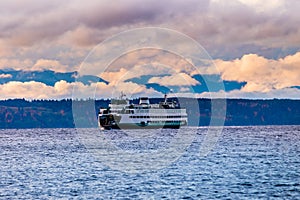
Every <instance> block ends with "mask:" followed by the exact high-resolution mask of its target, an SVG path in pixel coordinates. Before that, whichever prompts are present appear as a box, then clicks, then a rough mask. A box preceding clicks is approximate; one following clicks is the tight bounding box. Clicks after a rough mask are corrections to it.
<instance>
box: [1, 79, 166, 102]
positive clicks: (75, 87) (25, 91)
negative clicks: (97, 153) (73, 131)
mask: <svg viewBox="0 0 300 200" xmlns="http://www.w3.org/2000/svg"><path fill="white" fill-rule="evenodd" d="M121 92H124V93H125V94H127V96H129V97H130V96H140V95H149V96H161V94H160V93H158V92H156V91H154V90H153V89H146V87H145V86H143V85H138V84H136V83H132V82H126V83H124V82H120V83H118V84H116V85H110V84H109V85H106V84H105V83H102V82H98V83H92V84H91V85H84V84H83V83H80V82H73V83H68V82H66V81H64V80H62V81H59V82H56V83H55V84H54V86H48V85H46V84H44V83H41V82H36V81H30V82H18V81H10V82H8V83H5V84H1V85H0V93H1V97H0V98H1V99H13V98H26V99H67V98H74V99H76V98H78V99H89V98H112V97H118V96H119V95H120V93H121Z"/></svg>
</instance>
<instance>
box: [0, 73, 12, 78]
mask: <svg viewBox="0 0 300 200" xmlns="http://www.w3.org/2000/svg"><path fill="white" fill-rule="evenodd" d="M11 77H12V75H11V74H0V78H11Z"/></svg>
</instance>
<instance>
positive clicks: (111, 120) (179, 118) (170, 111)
mask: <svg viewBox="0 0 300 200" xmlns="http://www.w3.org/2000/svg"><path fill="white" fill-rule="evenodd" d="M98 123H99V126H100V127H101V128H102V129H134V128H180V127H181V126H184V125H187V113H186V109H185V108H180V106H179V104H178V103H177V102H176V101H168V100H167V95H165V99H164V101H162V102H160V103H159V104H150V101H149V98H148V97H141V98H140V99H139V103H138V104H129V101H128V100H125V99H122V97H121V98H120V99H113V100H111V103H110V104H109V107H108V108H106V109H100V111H99V115H98Z"/></svg>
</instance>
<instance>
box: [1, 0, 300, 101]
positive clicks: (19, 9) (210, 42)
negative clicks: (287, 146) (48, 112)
mask: <svg viewBox="0 0 300 200" xmlns="http://www.w3.org/2000/svg"><path fill="white" fill-rule="evenodd" d="M299 10H300V1H298V0H266V1H259V0H231V1H227V0H186V1H182V0H172V1H171V0H169V1H158V0H151V1H150V0H143V1H140V0H123V1H121V0H115V1H108V0H97V1H96V0H87V1H80V0H72V1H71V0H65V1H59V0H52V1H40V0H26V1H23V0H2V1H1V6H0V80H1V79H2V81H1V84H0V94H1V95H0V99H11V98H26V99H62V98H72V96H74V88H75V91H76V95H78V96H76V97H82V98H84V97H97V98H109V97H113V96H118V94H119V93H120V92H121V91H123V92H125V93H127V94H128V95H129V96H134V97H135V96H138V95H149V96H162V93H163V91H162V90H161V89H159V88H162V87H164V88H168V89H169V91H173V93H174V94H173V95H175V96H192V97H207V98H214V97H226V98H250V99H253V98H254V99H257V98H258V99H266V98H268V99H269V98H291V99H299V98H300V26H299V24H300V14H299ZM148 27H157V29H158V30H160V29H161V30H162V32H160V33H161V34H160V33H159V34H157V35H159V36H155V37H156V38H155V40H156V39H157V38H159V40H160V41H161V43H162V44H157V46H155V45H154V46H155V48H153V47H152V46H151V47H152V48H140V49H137V48H136V49H134V47H136V46H135V45H136V44H135V39H139V38H142V36H143V35H139V34H141V33H136V32H134V31H133V32H130V31H131V30H136V29H138V30H141V29H143V28H146V29H145V30H148V29H147V28H148ZM128 31H129V33H131V35H130V36H127V37H123V36H124V34H123V33H124V32H128ZM164 31H167V32H172V33H174V34H175V35H176V34H179V36H178V37H177V36H176V37H177V40H176V37H172V35H168V34H165V32H164ZM143 33H145V34H146V35H147V34H148V33H149V32H146V31H145V32H143ZM164 34H165V35H164ZM125 35H126V34H125ZM149 37H150V38H151V37H152V36H151V35H149ZM153 37H154V36H153ZM152 39H153V38H152ZM181 39H182V40H185V39H186V40H188V41H189V42H190V43H188V45H185V44H187V43H185V42H184V43H181V42H182V40H181ZM107 41H109V42H111V43H109V44H110V45H108V43H105V42H107ZM118 42H119V43H118ZM120 42H121V43H120ZM139 42H140V43H139V44H138V45H141V44H142V42H141V41H139ZM147 42H148V41H146V43H147ZM152 42H153V41H152ZM136 43H138V42H136ZM144 43H145V41H144ZM195 43H197V44H198V45H199V46H201V47H203V48H202V49H201V51H202V52H197V51H198V50H199V49H196V47H194V46H193V45H194V44H195ZM103 44H107V45H106V46H103ZM125 44H128V45H129V46H130V48H125ZM147 44H149V43H147ZM151 44H152V43H151ZM166 44H168V45H169V46H168V47H170V49H164V48H161V46H163V45H166ZM138 45H137V46H138ZM131 47H132V48H131ZM139 47H140V46H139ZM147 47H148V46H147ZM156 47H157V48H156ZM164 47H165V46H164ZM97 48H98V49H97ZM113 48H115V49H113ZM121 49H122V50H124V52H121ZM128 49H130V51H127V50H128ZM118 50H119V51H118ZM95 52H97V53H96V54H95ZM101 52H102V54H101ZM103 52H118V55H119V56H117V57H112V56H111V55H104V54H103ZM193 53H194V54H193ZM95 55H96V56H97V59H96V58H95ZM193 56H194V57H193ZM104 58H107V59H106V60H105V59H104ZM108 58H110V59H108ZM104 62H105V63H106V62H107V63H109V64H107V66H106V68H101V69H99V66H100V65H102V63H104ZM49 70H51V71H53V72H54V73H55V74H58V73H61V74H67V73H71V72H74V71H77V72H79V73H78V74H76V73H74V74H73V76H74V78H75V81H70V80H67V79H64V78H61V79H57V81H56V82H55V83H54V84H48V83H47V82H46V81H45V80H43V79H37V78H36V76H37V73H41V72H45V71H49ZM24 73H25V74H26V76H27V78H26V79H21V78H20V77H21V76H22V77H23V76H24ZM81 75H85V76H88V75H91V76H96V77H99V78H101V80H102V79H103V80H105V81H106V82H103V81H99V82H93V81H90V82H89V83H84V82H81V81H79V79H78V77H80V76H81ZM199 76H201V77H204V82H203V80H202V79H201V78H199ZM18 77H19V78H18ZM211 77H217V78H216V82H215V83H212V81H210V78H211ZM201 80H202V81H201ZM208 82H209V83H208ZM205 84H207V85H211V87H207V85H205ZM223 84H225V87H224V86H223ZM227 86H228V87H227ZM197 87H199V88H201V87H205V88H206V89H205V88H204V89H203V90H202V89H201V90H200V89H199V88H198V89H197ZM207 88H208V89H207ZM216 88H217V89H216ZM228 88H229V89H228Z"/></svg>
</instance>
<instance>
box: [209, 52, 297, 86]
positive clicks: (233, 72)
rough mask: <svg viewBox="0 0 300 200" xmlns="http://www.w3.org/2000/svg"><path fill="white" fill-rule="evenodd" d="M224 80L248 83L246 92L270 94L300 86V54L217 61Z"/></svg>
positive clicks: (251, 56)
mask: <svg viewBox="0 0 300 200" xmlns="http://www.w3.org/2000/svg"><path fill="white" fill-rule="evenodd" d="M215 64H216V65H217V67H218V68H219V70H220V71H221V77H222V79H223V80H228V81H238V82H247V84H246V85H245V86H244V87H243V88H242V91H245V92H269V91H271V90H272V89H283V88H288V87H292V86H298V85H300V52H298V53H296V54H294V55H290V56H286V57H285V58H280V59H278V60H273V59H266V58H264V57H262V56H258V55H256V54H248V55H244V56H243V57H242V58H241V59H235V60H232V61H223V60H216V61H215Z"/></svg>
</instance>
